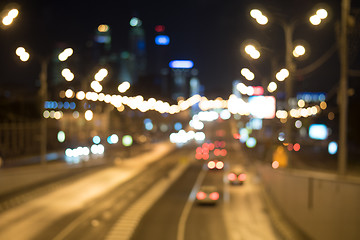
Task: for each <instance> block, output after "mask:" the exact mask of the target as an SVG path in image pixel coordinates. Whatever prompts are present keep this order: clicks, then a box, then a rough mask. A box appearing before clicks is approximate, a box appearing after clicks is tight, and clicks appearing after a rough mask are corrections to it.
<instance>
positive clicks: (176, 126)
mask: <svg viewBox="0 0 360 240" xmlns="http://www.w3.org/2000/svg"><path fill="white" fill-rule="evenodd" d="M174 128H175V130H176V131H180V130H181V129H182V124H181V123H179V122H177V123H175V125H174Z"/></svg>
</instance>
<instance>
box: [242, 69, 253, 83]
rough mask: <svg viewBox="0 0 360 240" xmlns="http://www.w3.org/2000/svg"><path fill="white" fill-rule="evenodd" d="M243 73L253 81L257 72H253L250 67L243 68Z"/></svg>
mask: <svg viewBox="0 0 360 240" xmlns="http://www.w3.org/2000/svg"><path fill="white" fill-rule="evenodd" d="M241 75H243V76H244V77H245V78H246V79H247V80H249V81H252V80H254V78H255V74H254V73H252V72H251V71H250V70H249V69H248V68H243V69H241Z"/></svg>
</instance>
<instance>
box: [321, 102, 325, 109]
mask: <svg viewBox="0 0 360 240" xmlns="http://www.w3.org/2000/svg"><path fill="white" fill-rule="evenodd" d="M320 108H321V109H322V110H325V109H326V108H327V104H326V102H321V103H320Z"/></svg>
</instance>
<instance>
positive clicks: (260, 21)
mask: <svg viewBox="0 0 360 240" xmlns="http://www.w3.org/2000/svg"><path fill="white" fill-rule="evenodd" d="M256 21H257V22H258V24H260V25H266V24H267V23H268V21H269V20H268V18H267V17H266V16H264V15H262V16H260V17H258V18H257V19H256Z"/></svg>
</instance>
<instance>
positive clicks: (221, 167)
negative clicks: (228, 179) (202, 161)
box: [216, 161, 224, 170]
mask: <svg viewBox="0 0 360 240" xmlns="http://www.w3.org/2000/svg"><path fill="white" fill-rule="evenodd" d="M216 168H217V169H219V170H220V169H223V168H224V163H223V162H221V161H219V162H217V163H216Z"/></svg>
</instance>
